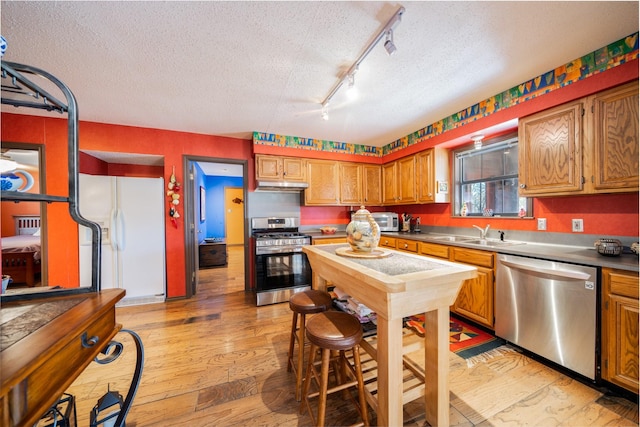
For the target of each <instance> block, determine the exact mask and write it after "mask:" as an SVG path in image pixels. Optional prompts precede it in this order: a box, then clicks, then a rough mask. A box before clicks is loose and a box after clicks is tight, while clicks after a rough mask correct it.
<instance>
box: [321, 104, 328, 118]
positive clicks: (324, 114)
mask: <svg viewBox="0 0 640 427" xmlns="http://www.w3.org/2000/svg"><path fill="white" fill-rule="evenodd" d="M322 120H329V103H328V102H326V103H324V104H322Z"/></svg>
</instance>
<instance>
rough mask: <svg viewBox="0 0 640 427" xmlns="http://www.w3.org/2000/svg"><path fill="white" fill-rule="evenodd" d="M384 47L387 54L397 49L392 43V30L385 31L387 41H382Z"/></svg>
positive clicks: (391, 53)
mask: <svg viewBox="0 0 640 427" xmlns="http://www.w3.org/2000/svg"><path fill="white" fill-rule="evenodd" d="M384 48H385V50H386V51H387V54H388V55H389V56H391V55H393V53H394V52H395V51H396V50H397V48H396V45H395V44H393V30H389V31H387V41H385V42H384Z"/></svg>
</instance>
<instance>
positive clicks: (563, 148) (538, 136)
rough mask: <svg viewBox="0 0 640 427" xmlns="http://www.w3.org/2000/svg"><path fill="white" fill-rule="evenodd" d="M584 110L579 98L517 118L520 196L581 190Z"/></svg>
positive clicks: (567, 192)
mask: <svg viewBox="0 0 640 427" xmlns="http://www.w3.org/2000/svg"><path fill="white" fill-rule="evenodd" d="M583 112H584V108H583V102H582V100H580V101H576V102H571V103H568V104H565V105H562V106H560V107H557V108H552V109H550V110H545V111H543V112H541V113H538V114H534V115H532V116H529V117H525V118H524V119H521V120H520V123H519V125H518V139H519V146H520V147H519V159H518V174H519V181H520V188H519V194H520V195H521V196H544V195H547V196H548V195H552V194H571V193H576V192H580V191H582V189H583V178H582V177H583V170H582V167H583V166H582V165H583V159H582V157H583V156H582V139H583V127H582V126H583V123H582V122H583V117H582V116H583Z"/></svg>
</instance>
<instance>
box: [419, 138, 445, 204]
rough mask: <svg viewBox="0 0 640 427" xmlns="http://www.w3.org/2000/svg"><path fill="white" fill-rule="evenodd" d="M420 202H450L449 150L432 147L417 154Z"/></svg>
mask: <svg viewBox="0 0 640 427" xmlns="http://www.w3.org/2000/svg"><path fill="white" fill-rule="evenodd" d="M416 169H417V171H418V173H417V175H416V176H417V193H418V194H417V198H418V203H448V202H449V183H448V181H449V152H448V151H447V150H446V149H444V148H430V149H428V150H424V151H421V152H420V153H418V154H416Z"/></svg>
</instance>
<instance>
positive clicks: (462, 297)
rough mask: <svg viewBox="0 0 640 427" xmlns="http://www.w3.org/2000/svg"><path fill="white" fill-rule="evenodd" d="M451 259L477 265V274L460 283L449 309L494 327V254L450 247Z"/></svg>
mask: <svg viewBox="0 0 640 427" xmlns="http://www.w3.org/2000/svg"><path fill="white" fill-rule="evenodd" d="M450 253H451V261H454V262H461V263H464V264H469V265H473V266H475V267H477V269H478V275H477V277H476V278H474V279H469V280H466V281H464V282H463V283H462V287H461V288H460V292H459V293H458V297H457V298H456V301H455V303H454V304H453V306H452V307H451V310H452V311H454V312H456V313H458V314H460V315H461V316H464V317H467V318H469V319H471V320H473V321H475V322H477V323H479V324H481V325H483V326H486V327H488V328H490V329H493V328H494V301H495V272H494V268H495V254H494V253H493V252H486V251H478V250H474V249H466V248H458V247H451V248H450Z"/></svg>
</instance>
